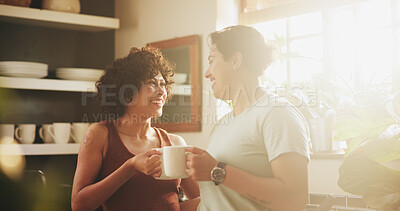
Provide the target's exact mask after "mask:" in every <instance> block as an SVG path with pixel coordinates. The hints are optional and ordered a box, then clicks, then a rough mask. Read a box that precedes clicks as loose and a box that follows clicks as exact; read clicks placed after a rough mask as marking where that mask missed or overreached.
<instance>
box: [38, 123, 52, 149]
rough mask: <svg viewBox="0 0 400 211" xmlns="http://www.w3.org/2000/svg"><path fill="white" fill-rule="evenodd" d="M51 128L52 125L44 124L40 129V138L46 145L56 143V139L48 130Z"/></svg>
mask: <svg viewBox="0 0 400 211" xmlns="http://www.w3.org/2000/svg"><path fill="white" fill-rule="evenodd" d="M50 126H51V124H43V125H42V127H40V129H39V136H40V138H41V139H42V140H43V142H44V143H46V144H49V143H54V139H53V137H51V135H50V133H49V129H48V128H49V127H50Z"/></svg>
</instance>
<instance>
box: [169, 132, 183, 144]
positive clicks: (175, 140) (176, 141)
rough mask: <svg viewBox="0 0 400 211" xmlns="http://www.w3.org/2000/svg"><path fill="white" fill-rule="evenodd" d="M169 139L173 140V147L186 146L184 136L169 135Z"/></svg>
mask: <svg viewBox="0 0 400 211" xmlns="http://www.w3.org/2000/svg"><path fill="white" fill-rule="evenodd" d="M169 137H170V138H171V144H172V146H186V142H185V139H183V138H182V136H178V135H176V134H172V133H169Z"/></svg>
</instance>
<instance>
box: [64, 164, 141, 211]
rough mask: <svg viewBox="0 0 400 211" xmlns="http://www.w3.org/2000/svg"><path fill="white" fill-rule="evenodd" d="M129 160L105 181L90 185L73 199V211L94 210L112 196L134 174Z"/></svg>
mask: <svg viewBox="0 0 400 211" xmlns="http://www.w3.org/2000/svg"><path fill="white" fill-rule="evenodd" d="M133 172H134V169H133V167H132V166H131V165H130V163H129V160H128V161H127V162H125V163H124V164H123V165H122V166H121V167H120V168H118V169H117V170H116V171H114V172H113V173H111V174H110V175H108V176H107V177H106V178H104V179H103V180H101V181H99V182H97V183H94V184H92V185H88V186H86V187H84V188H82V189H81V190H79V191H78V192H77V194H75V195H74V196H73V198H72V209H73V210H75V211H77V210H94V209H96V208H98V207H99V206H101V205H102V204H103V203H104V202H105V201H106V200H107V199H108V198H110V197H111V196H112V194H114V193H115V191H117V190H118V189H119V188H120V187H121V186H122V185H123V184H124V183H125V182H126V181H127V180H128V179H129V178H130V177H131V176H132V174H133Z"/></svg>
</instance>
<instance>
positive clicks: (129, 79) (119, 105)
mask: <svg viewBox="0 0 400 211" xmlns="http://www.w3.org/2000/svg"><path fill="white" fill-rule="evenodd" d="M174 69H175V65H174V64H173V63H171V62H170V61H168V59H167V58H166V57H164V56H163V54H162V53H161V51H160V50H159V49H157V48H154V47H151V46H147V47H143V48H141V49H139V48H136V47H133V48H131V49H130V51H129V54H128V55H127V56H126V57H123V58H118V59H116V60H115V61H114V62H113V63H112V64H111V65H108V66H107V68H106V71H105V73H104V75H103V76H101V77H100V79H99V80H98V81H97V82H96V88H97V97H98V99H99V101H100V107H101V110H102V112H104V113H105V114H106V115H107V116H111V115H112V116H113V117H116V118H118V117H121V116H122V115H123V114H124V113H125V110H126V103H127V99H128V102H131V101H132V100H133V99H134V98H135V97H136V94H137V92H138V90H140V87H141V85H142V83H143V82H146V81H148V80H150V79H152V78H154V77H155V76H157V75H158V74H159V73H160V74H161V75H162V77H163V78H164V80H165V82H166V90H167V101H168V100H170V99H171V97H172V96H171V85H172V84H173V83H174V82H173V80H172V76H173V75H174ZM128 86H129V88H127V87H128ZM132 87H133V88H132Z"/></svg>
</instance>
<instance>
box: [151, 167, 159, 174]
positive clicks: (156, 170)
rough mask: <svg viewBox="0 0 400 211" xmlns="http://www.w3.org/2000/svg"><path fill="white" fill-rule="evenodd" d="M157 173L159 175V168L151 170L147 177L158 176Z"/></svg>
mask: <svg viewBox="0 0 400 211" xmlns="http://www.w3.org/2000/svg"><path fill="white" fill-rule="evenodd" d="M158 173H161V167H156V168H154V169H153V170H151V171H150V172H149V175H155V174H158Z"/></svg>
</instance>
